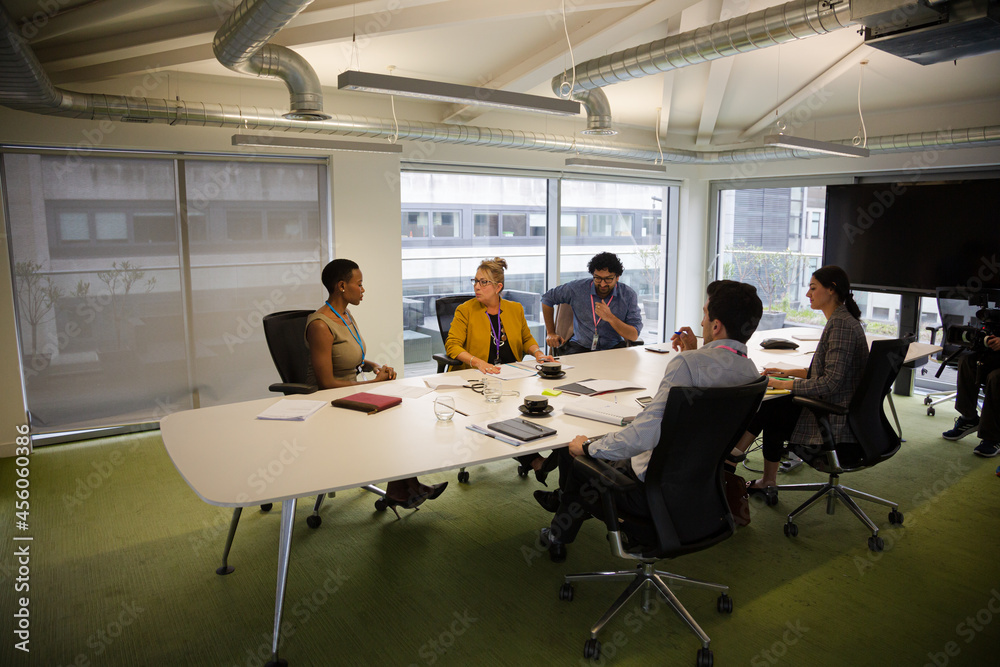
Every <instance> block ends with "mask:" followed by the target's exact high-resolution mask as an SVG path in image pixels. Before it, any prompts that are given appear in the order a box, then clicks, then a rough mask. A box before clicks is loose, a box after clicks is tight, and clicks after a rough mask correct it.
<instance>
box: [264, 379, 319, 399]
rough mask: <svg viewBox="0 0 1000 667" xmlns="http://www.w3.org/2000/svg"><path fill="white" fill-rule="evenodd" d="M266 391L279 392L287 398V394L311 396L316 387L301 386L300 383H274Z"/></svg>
mask: <svg viewBox="0 0 1000 667" xmlns="http://www.w3.org/2000/svg"><path fill="white" fill-rule="evenodd" d="M268 389H270V390H271V391H280V392H281V393H282V394H285V395H286V396H287V395H289V394H312V393H314V392H315V391H316V389H318V387H316V385H314V384H302V383H301V382H275V383H274V384H272V385H271V386H270V387H268Z"/></svg>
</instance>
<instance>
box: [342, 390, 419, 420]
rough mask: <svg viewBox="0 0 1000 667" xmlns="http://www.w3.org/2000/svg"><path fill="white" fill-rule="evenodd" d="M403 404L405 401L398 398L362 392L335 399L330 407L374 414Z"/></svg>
mask: <svg viewBox="0 0 1000 667" xmlns="http://www.w3.org/2000/svg"><path fill="white" fill-rule="evenodd" d="M402 402H403V399H401V398H399V397H398V396H383V395H381V394H369V393H368V392H365V391H362V392H359V393H357V394H351V395H350V396H344V397H343V398H337V399H334V400H333V401H330V405H332V406H334V407H336V408H347V409H348V410H360V411H361V412H367V413H368V414H373V413H376V412H381V411H382V410H387V409H389V408H391V407H393V406H394V405H399V404H400V403H402Z"/></svg>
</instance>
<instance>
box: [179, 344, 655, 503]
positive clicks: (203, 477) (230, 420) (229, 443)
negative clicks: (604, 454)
mask: <svg viewBox="0 0 1000 667" xmlns="http://www.w3.org/2000/svg"><path fill="white" fill-rule="evenodd" d="M673 354H675V353H670V354H656V353H652V352H649V351H646V350H644V349H643V348H628V349H620V350H607V351H603V352H591V353H587V354H578V355H573V356H567V357H565V358H564V360H565V362H566V363H567V364H572V365H573V368H572V369H570V370H568V371H567V373H566V377H565V378H562V379H560V380H542V379H541V378H539V377H537V376H533V377H530V378H526V379H522V380H507V381H504V389H505V390H517V391H519V392H520V396H519V397H509V396H505V397H504V398H503V399H502V400H501V402H500V403H497V404H487V403H486V402H485V399H483V397H482V395H480V394H477V393H474V392H472V391H471V390H469V389H453V390H447V391H440V392H437V391H436V392H431V393H429V394H427V395H425V396H422V397H420V398H404V399H403V402H402V404H401V405H399V406H396V407H393V408H390V409H388V410H386V411H384V412H380V413H377V414H373V415H367V414H364V413H361V412H355V411H352V410H345V409H342V408H334V407H331V406H327V407H324V408H322V409H321V410H320V411H319V412H317V413H316V414H314V415H312V416H311V417H309V418H308V419H307V420H305V421H303V422H289V421H264V420H259V419H256V416H257V415H258V414H259V413H260V412H261V411H262V410H264V409H265V408H266V407H268V406H269V405H271V404H273V403H275V402H276V401H278V400H281V399H280V397H275V398H266V399H261V400H257V401H247V402H244V403H234V404H230V405H221V406H215V407H209V408H201V409H198V410H188V411H185V412H177V413H174V414H171V415H168V416H166V417H164V418H163V419H162V420H161V422H160V429H161V434H162V437H163V442H164V445H165V446H166V449H167V453H168V454H169V455H170V458H171V460H172V461H173V463H174V465H175V466H176V467H177V470H178V471H179V472H180V474H181V476H182V477H183V478H184V480H185V481H186V482H187V483H188V484H189V485H190V486H191V488H192V489H193V490H194V491H195V493H197V494H198V496H199V497H201V499H202V500H204V501H205V502H208V503H211V504H213V505H220V506H225V507H240V506H249V505H256V504H261V503H268V502H278V501H281V500H285V499H288V498H299V497H304V496H315V495H318V494H320V493H325V492H329V491H338V490H341V489H348V488H354V487H358V486H362V485H364V484H373V483H376V482H381V481H384V480H391V479H402V478H406V477H411V476H414V475H423V474H427V473H433V472H440V471H446V470H452V469H456V468H459V467H462V466H468V465H473V464H477V463H485V462H488V461H496V460H500V459H504V458H509V457H512V456H516V455H519V454H527V453H530V452H533V451H543V450H548V449H552V448H553V447H558V446H561V445H564V444H566V443H567V442H569V441H570V440H572V439H573V438H574V437H575V436H577V435H588V436H594V435H602V434H605V433H610V432H612V431H616V430H619V429H620V427H615V426H612V425H610V424H605V423H602V422H596V421H592V420H588V419H581V418H579V417H571V416H569V415H566V414H563V412H562V410H561V406H562V405H563V404H564V403H565V402H566V401H568V400H572V398H573V397H572V396H569V395H566V394H564V395H562V396H557V397H550V398H549V403H550V405H552V406H553V408H554V410H553V411H552V413H551V414H550V416H549V417H547V418H542V419H539V420H538V422H539V423H541V424H544V425H546V426H549V427H551V428H555V429H556V430H557V431H558V433H557V434H556V435H555V436H552V437H549V438H544V439H542V440H538V441H535V442H532V443H530V444H525V445H522V446H520V447H515V446H512V445H509V444H507V443H503V442H500V441H497V440H495V439H492V438H488V437H486V436H483V435H479V434H476V433H473V432H472V431H469V430H468V429H466V428H465V427H466V426H467V425H468V424H471V423H476V424H483V423H485V422H487V421H492V420H494V419H505V418H509V417H519V416H520V412H519V411H518V410H517V406H519V405H521V403H522V400H523V398H524V396H526V395H528V394H540V393H541V392H542V390H544V389H547V388H553V387H556V386H560V385H563V384H567V383H570V382H575V381H579V380H585V379H588V378H602V379H612V380H615V379H617V380H630V381H633V382H635V383H636V384H638V385H642V386H644V387H646V389H645V390H643V391H630V392H619V393H618V394H617V395H618V400H620V401H621V400H627V401H632V400H634V399H635V397H637V396H643V395H652V394H653V393H654V392H655V391H656V388H657V386H658V385H659V382H660V379H661V378H662V377H663V371H664V369H665V368H666V365H667V362H668V361H669V360H670V358H671V357H672V356H673ZM461 374H462V375H463V376H465V377H469V378H481V377H482V373H480V372H478V371H472V370H469V371H462V372H461ZM395 382H397V383H401V384H408V385H422V384H423V382H422V380H421V379H420V378H409V379H403V380H396V381H395ZM387 384H388V383H377V384H371V385H364V386H359V387H349V388H342V389H329V390H325V391H320V392H316V393H315V394H309V395H304V396H299V397H288V398H290V399H300V400H323V401H327V402H329V401H330V400H331V399H334V398H338V397H341V396H346V395H349V394H353V393H356V392H358V391H382V390H383V389H385V388H386V385H387ZM442 393H454V394H455V395H456V396H459V397H460V398H461V399H463V403H467V402H474V403H475V404H477V405H481V406H482V408H483V410H484V413H485V414H478V415H470V416H467V417H466V416H462V415H458V414H456V415H455V417H454V419H453V420H452V421H450V422H439V421H437V419H436V418H435V416H434V409H433V401H434V398H435V397H436V396H438V395H441V394H442ZM609 400H611V399H610V397H609Z"/></svg>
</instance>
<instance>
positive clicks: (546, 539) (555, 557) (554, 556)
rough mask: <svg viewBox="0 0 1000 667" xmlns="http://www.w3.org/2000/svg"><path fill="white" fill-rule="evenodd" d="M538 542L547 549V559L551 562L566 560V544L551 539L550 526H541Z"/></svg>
mask: <svg viewBox="0 0 1000 667" xmlns="http://www.w3.org/2000/svg"><path fill="white" fill-rule="evenodd" d="M538 543H539V544H541V545H542V547H543V548H545V549H548V550H549V560H551V561H552V562H553V563H561V562H563V561H564V560H566V545H565V544H561V543H559V542H556V541H555V540H554V539H552V530H551V529H550V528H542V530H541V532H539V533H538Z"/></svg>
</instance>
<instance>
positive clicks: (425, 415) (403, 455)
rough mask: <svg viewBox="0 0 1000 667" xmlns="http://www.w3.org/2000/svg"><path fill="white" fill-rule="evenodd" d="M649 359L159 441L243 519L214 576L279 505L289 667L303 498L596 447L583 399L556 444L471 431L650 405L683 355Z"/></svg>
mask: <svg viewBox="0 0 1000 667" xmlns="http://www.w3.org/2000/svg"><path fill="white" fill-rule="evenodd" d="M809 332H812V333H813V334H815V333H817V332H818V330H816V329H804V330H803V332H801V333H802V335H803V336H806V335H809ZM798 333H800V332H799V331H798V330H797V329H779V330H774V331H765V332H758V333H756V334H755V335H754V337H753V338H751V340H750V341H749V344H748V351H749V356H750V358H751V360H753V361H754V362H755V363H756V364H757V366H758V368H763V367H765V366H772V365H774V364H775V363H777V362H783V363H786V364H789V365H800V366H802V367H806V366H808V365H809V360H810V353H811V351H812V350H814V349H815V344H816V342H815V341H805V340H803V341H797V342H799V343H800V344H801V346H800V348H799V349H798V350H762V349H761V348H760V345H759V342H760V341H761V340H763V339H764V338H768V337H779V336H780V337H786V338H787V337H791V336H793V335H796V334H798ZM911 347H912V346H911ZM925 347H930V346H925ZM648 348H649V349H647V348H644V347H631V348H623V349H616V350H606V351H600V352H592V353H588V354H578V355H573V356H567V357H564V358H563V362H564V364H566V365H567V366H572V368H567V369H565V376H564V377H561V378H559V379H542V378H540V377H538V376H537V375H532V376H530V377H525V378H521V379H510V380H504V381H503V385H504V391H505V392H507V393H512V392H517V393H518V396H513V395H505V396H504V397H503V398H502V399H501V400H500V402H499V403H487V402H486V401H485V399H484V398H483V396H482V395H481V394H477V393H475V392H474V391H472V390H470V389H468V388H444V387H442V388H440V389H438V390H435V391H431V392H430V393H427V394H424V395H422V396H419V397H415V398H403V400H402V403H401V404H400V405H398V406H395V407H392V408H390V409H388V410H385V411H383V412H379V413H375V414H371V415H369V414H366V413H363V412H357V411H352V410H345V409H342V408H336V407H333V406H331V405H329V402H330V401H331V400H333V399H336V398H341V397H344V396H347V395H349V394H352V393H356V392H357V391H359V390H362V391H364V390H367V391H372V392H378V393H387V392H398V393H401V392H404V391H407V390H412V389H415V388H418V387H426V384H425V382H424V380H423V378H405V379H398V380H395V381H393V382H387V383H379V384H373V385H367V386H364V387H347V388H340V389H329V390H324V391H318V392H316V393H313V394H308V395H303V396H294V397H284V398H277V397H275V398H265V399H260V400H254V401H246V402H242V403H234V404H229V405H220V406H214V407H206V408H199V409H197V410H188V411H184V412H177V413H173V414H170V415H167V416H166V417H164V418H163V419H162V420H161V421H160V431H161V436H162V438H163V443H164V446H165V447H166V450H167V453H168V454H169V456H170V459H171V460H172V461H173V463H174V465H175V467H176V468H177V470H178V472H179V473H180V474H181V477H183V479H184V481H186V482H187V483H188V485H189V486H190V487H191V488H192V489H193V490H194V492H195V493H196V494H197V495H198V497H200V498H201V499H202V500H204V501H205V502H207V503H209V504H212V505H217V506H221V507H233V508H234V513H233V521H232V523H231V526H230V532H229V536H228V538H227V542H226V546H225V549H224V555H223V565H222V567H220V568H219V569H218V570H216V572H217V573H219V574H229V573H230V572H232V571H233V568H232V566H229V565H228V563H227V558H228V554H229V549H230V546H231V544H232V539H233V535H234V534H235V531H236V526H237V524H238V521H239V513H240V510H241V508H243V507H250V506H256V505H266V504H268V503H275V502H280V503H281V524H280V535H279V540H278V572H277V587H276V594H275V609H274V627H273V639H272V647H271V648H272V660H271V662H270V663H268V664H275V665H277V664H286V663H285V661H284V660H280V659H279V657H278V648H279V646H278V642H279V636H280V628H281V620H282V611H283V604H284V597H285V588H286V582H287V578H288V568H289V563H290V559H291V542H292V528H293V520H294V517H295V507H296V501H297V499H298V498H310V497H316V496H318V495H320V494H326V493H332V492H336V491H340V490H344V489H353V488H358V487H364V486H368V485H372V484H375V483H378V482H384V481H386V480H394V479H405V478H408V477H414V476H421V475H426V474H431V473H436V472H443V471H449V470H454V469H457V468H461V467H466V466H472V465H478V464H482V463H488V462H491V461H498V460H503V459H509V458H511V457H512V456H515V455H522V454H528V453H531V452H537V451H542V450H549V449H552V448H554V447H559V446H562V445H565V444H566V443H568V442H569V441H570V440H572V439H573V438H574V437H575V436H577V435H587V436H590V437H593V436H600V435H604V434H607V433H611V432H614V431H618V430H621V428H622V427H621V426H615V425H612V424H609V423H604V422H599V421H593V420H590V419H583V418H580V417H574V416H571V415H568V414H566V413H565V412H563V410H562V407H563V406H564V405H565V404H566V402H567V401H571V400H575V399H576V396H573V395H570V394H567V393H563V394H561V395H558V396H552V397H549V404H550V405H551V406H552V408H553V410H552V412H551V413H550V414H549V416H548V417H546V418H544V419H539V420H538V421H539V422H540V423H543V424H544V425H545V426H548V427H550V428H554V429H556V434H555V435H553V436H550V437H547V438H542V439H539V440H535V441H532V442H530V443H525V444H522V445H520V446H513V445H511V444H508V443H506V442H501V441H500V440H497V439H494V438H490V437H487V436H484V435H481V434H478V433H476V432H474V431H471V430H469V429H467V428H466V427H467V426H468V425H470V424H477V425H484V424H486V423H488V422H491V421H494V420H497V419H506V418H511V417H520V416H521V413H520V412H519V411H518V406H519V405H521V404H522V401H523V398H524V397H525V396H526V395H530V394H541V393H542V392H543V391H544V390H546V389H553V388H555V387H559V386H562V385H565V384H567V383H572V382H578V381H582V380H587V379H592V378H593V379H605V380H627V381H629V382H630V383H631V384H634V385H636V386H640V387H643V389H641V390H631V391H623V392H617V393H616V394H614V397H612V396H607V397H606V398H607V400H617V401H629V402H631V401H634V399H635V398H636V397H639V396H652V395H653V394H655V392H656V389H657V387H658V386H659V383H660V380H661V379H662V377H663V373H664V370H665V368H666V366H667V363H668V362H669V361H670V359H671V358H674V357H676V355H677V353H676V352H669V351H666V350H669V343H666V344H661V345H655V346H648ZM654 350H655V351H654ZM931 352H933V350H931ZM931 352H925V351H924V350H923V349H915V350H914V354H916V355H918V356H917V357H914V358H918V357H919V354H920V353H923V354H930V353H931ZM908 360H909V355H908ZM432 377H434V378H440V377H441V376H432ZM449 378H461V380H462V381H463V382H467V381H468V380H472V379H478V378H482V373H480V372H479V371H475V370H467V371H459V372H457V373H451V374H449ZM443 393H447V394H451V395H452V396H454V397H455V398H456V403H457V407H458V409H459V410H461V411H463V412H467V413H469V414H467V415H463V414H455V416H454V418H453V419H452V420H451V421H438V419H437V418H436V416H435V414H434V405H433V404H434V399H435V398H436V397H437V396H439V395H441V394H443ZM279 400H311V401H317V400H318V401H323V402H325V403H326V405H325V407H322V408H321V409H319V410H318V411H317V412H316V413H314V414H312V415H311V416H309V417H308V418H307V419H305V420H304V421H278V420H274V421H271V420H262V419H257V415H259V414H260V413H261V412H262V411H264V410H265V409H266V408H268V407H270V406H271V405H273V404H274V403H276V402H278V401H279Z"/></svg>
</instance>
